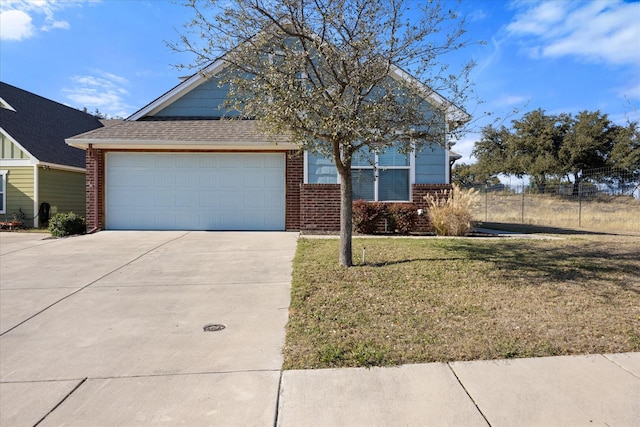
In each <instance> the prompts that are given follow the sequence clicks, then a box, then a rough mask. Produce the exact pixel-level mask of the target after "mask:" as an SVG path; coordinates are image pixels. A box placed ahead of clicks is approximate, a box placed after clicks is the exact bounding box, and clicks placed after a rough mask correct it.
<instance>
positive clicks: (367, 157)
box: [351, 147, 375, 167]
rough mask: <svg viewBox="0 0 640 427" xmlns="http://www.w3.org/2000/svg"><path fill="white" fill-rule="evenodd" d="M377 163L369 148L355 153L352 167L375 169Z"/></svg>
mask: <svg viewBox="0 0 640 427" xmlns="http://www.w3.org/2000/svg"><path fill="white" fill-rule="evenodd" d="M374 162H375V155H374V153H372V152H371V151H370V150H369V148H368V147H363V148H361V149H360V150H359V151H356V152H355V153H353V157H352V158H351V165H352V166H371V167H373V165H374Z"/></svg>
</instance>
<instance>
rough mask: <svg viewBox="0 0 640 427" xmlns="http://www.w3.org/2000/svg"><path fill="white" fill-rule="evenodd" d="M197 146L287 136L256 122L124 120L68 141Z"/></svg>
mask: <svg viewBox="0 0 640 427" xmlns="http://www.w3.org/2000/svg"><path fill="white" fill-rule="evenodd" d="M140 141H142V142H162V143H172V142H174V143H177V144H179V143H182V144H186V143H193V144H200V145H207V144H211V146H212V148H215V146H216V145H234V144H243V145H251V144H265V143H274V142H275V143H286V142H288V141H287V138H286V136H285V135H277V136H267V135H266V134H264V133H262V132H260V131H259V130H258V127H257V124H256V122H255V121H254V120H203V119H200V120H198V119H173V120H171V119H165V120H141V121H121V122H120V123H117V124H110V125H109V126H106V127H103V128H100V129H95V130H92V131H90V132H86V133H84V134H82V135H76V136H74V137H72V138H69V139H68V142H69V143H71V144H74V145H76V144H78V143H96V144H97V143H100V142H112V143H122V146H123V148H126V144H127V143H135V142H140Z"/></svg>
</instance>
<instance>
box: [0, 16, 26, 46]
mask: <svg viewBox="0 0 640 427" xmlns="http://www.w3.org/2000/svg"><path fill="white" fill-rule="evenodd" d="M31 21H32V19H31V17H30V16H29V14H27V13H25V12H23V11H21V10H8V11H6V12H5V11H0V40H15V41H20V40H23V39H27V38H29V37H31V36H32V35H33V34H34V26H33V24H32V22H31Z"/></svg>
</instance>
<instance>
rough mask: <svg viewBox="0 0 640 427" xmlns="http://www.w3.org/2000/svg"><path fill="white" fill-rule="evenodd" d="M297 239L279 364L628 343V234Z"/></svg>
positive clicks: (635, 341) (638, 294)
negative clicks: (349, 257)
mask: <svg viewBox="0 0 640 427" xmlns="http://www.w3.org/2000/svg"><path fill="white" fill-rule="evenodd" d="M560 237H562V239H561V240H524V239H515V238H506V239H499V238H489V239H481V238H468V239H455V238H451V239H440V238H438V239H436V238H423V239H409V238H406V239H403V238H398V239H390V238H379V239H359V238H355V239H354V245H353V248H354V260H361V256H362V249H363V247H366V263H365V264H364V265H357V266H355V267H352V268H350V269H345V268H341V267H339V266H338V263H337V254H338V240H337V239H306V238H301V239H300V241H299V243H298V250H297V254H296V258H295V260H294V273H293V282H292V299H291V308H290V313H289V323H288V325H287V336H286V343H285V346H284V367H285V369H309V368H325V367H346V366H380V365H397V364H404V363H424V362H435V361H440V362H444V361H453V360H476V359H499V358H513V357H534V356H552V355H568V354H586V353H614V352H628V351H640V236H638V235H637V234H636V235H609V234H588V233H587V234H576V235H562V236H560Z"/></svg>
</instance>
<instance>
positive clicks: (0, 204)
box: [0, 171, 7, 214]
mask: <svg viewBox="0 0 640 427" xmlns="http://www.w3.org/2000/svg"><path fill="white" fill-rule="evenodd" d="M6 189H7V171H0V214H4V213H7V190H6Z"/></svg>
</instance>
